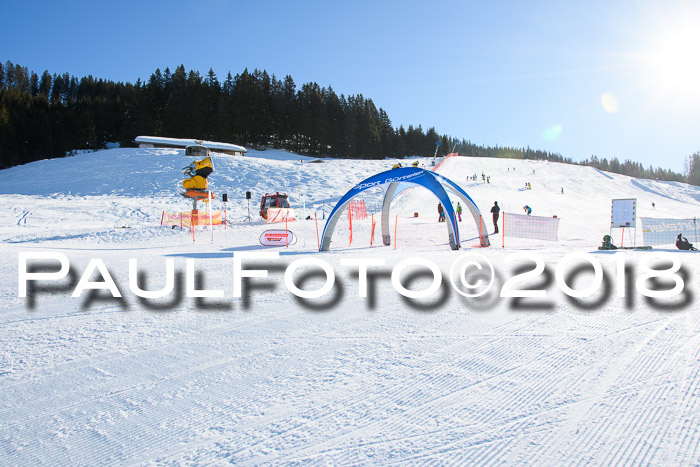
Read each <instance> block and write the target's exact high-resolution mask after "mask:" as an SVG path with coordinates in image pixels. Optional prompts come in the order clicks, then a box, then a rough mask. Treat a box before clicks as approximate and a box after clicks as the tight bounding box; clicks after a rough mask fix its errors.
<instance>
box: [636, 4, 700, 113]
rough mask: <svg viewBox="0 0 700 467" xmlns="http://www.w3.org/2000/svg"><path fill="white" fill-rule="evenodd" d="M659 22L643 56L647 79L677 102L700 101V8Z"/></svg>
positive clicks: (660, 95)
mask: <svg viewBox="0 0 700 467" xmlns="http://www.w3.org/2000/svg"><path fill="white" fill-rule="evenodd" d="M684 13H685V14H678V16H677V17H675V18H667V19H666V20H660V21H659V22H658V23H657V26H658V27H657V28H656V29H655V30H651V31H649V35H648V36H647V41H646V42H647V47H646V50H645V52H644V53H643V55H642V62H643V63H642V65H643V67H642V68H643V70H642V71H643V73H644V74H645V76H644V78H645V80H646V81H647V82H648V85H649V86H650V87H651V88H653V90H654V91H655V94H657V95H658V96H659V97H661V98H663V99H666V100H669V101H673V103H682V102H685V103H695V104H697V103H698V102H700V28H698V24H700V9H696V10H694V11H693V12H690V11H686V12H684Z"/></svg>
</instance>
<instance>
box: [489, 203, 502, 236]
mask: <svg viewBox="0 0 700 467" xmlns="http://www.w3.org/2000/svg"><path fill="white" fill-rule="evenodd" d="M500 212H501V208H499V207H498V201H494V202H493V207H492V208H491V213H492V214H493V228H494V232H493V233H498V215H499V213H500Z"/></svg>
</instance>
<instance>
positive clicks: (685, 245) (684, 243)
mask: <svg viewBox="0 0 700 467" xmlns="http://www.w3.org/2000/svg"><path fill="white" fill-rule="evenodd" d="M676 248H678V249H679V250H697V248H695V247H694V246H693V244H692V243H690V242H689V241H688V239H687V238H685V237H684V236H683V234H682V233H679V234H678V236H677V237H676Z"/></svg>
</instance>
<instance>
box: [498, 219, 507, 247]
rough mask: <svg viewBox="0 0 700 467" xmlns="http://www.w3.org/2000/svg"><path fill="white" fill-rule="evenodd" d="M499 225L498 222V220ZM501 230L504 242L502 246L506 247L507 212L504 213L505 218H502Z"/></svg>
mask: <svg viewBox="0 0 700 467" xmlns="http://www.w3.org/2000/svg"><path fill="white" fill-rule="evenodd" d="M496 224H497V225H498V222H496ZM501 230H502V231H503V243H502V245H501V246H502V248H505V247H506V213H505V212H504V213H503V219H502V220H501Z"/></svg>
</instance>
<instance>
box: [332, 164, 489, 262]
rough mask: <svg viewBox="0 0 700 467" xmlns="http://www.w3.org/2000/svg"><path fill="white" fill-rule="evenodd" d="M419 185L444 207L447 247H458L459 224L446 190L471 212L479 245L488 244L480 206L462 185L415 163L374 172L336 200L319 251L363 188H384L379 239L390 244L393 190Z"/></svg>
mask: <svg viewBox="0 0 700 467" xmlns="http://www.w3.org/2000/svg"><path fill="white" fill-rule="evenodd" d="M404 183H405V184H409V185H418V186H422V187H423V188H427V189H428V190H430V191H431V192H432V193H433V194H434V195H435V196H436V197H437V199H438V200H439V201H440V203H442V205H443V207H444V209H445V215H446V219H447V220H448V221H447V222H445V223H446V224H447V234H448V237H449V240H450V247H451V248H452V249H453V250H457V249H459V247H460V240H459V226H458V224H457V219H456V218H455V215H454V210H453V209H452V203H451V202H450V198H449V196H448V192H449V193H451V194H453V195H455V196H457V197H458V198H460V199H461V200H462V201H463V202H464V205H465V206H466V208H467V209H468V210H469V212H471V214H472V217H473V218H474V222H476V225H477V229H478V231H479V241H480V245H481V246H483V247H485V246H490V243H489V237H488V232H487V230H486V224H485V223H484V219H483V217H482V216H481V212H480V211H479V208H478V207H477V206H476V203H474V201H473V200H472V199H471V197H470V196H469V195H468V194H467V193H466V192H465V191H464V190H463V189H461V188H460V187H459V186H458V185H457V184H456V183H454V182H453V181H452V180H450V179H448V178H446V177H443V176H442V175H439V174H436V173H435V172H431V171H429V170H425V169H420V168H417V167H404V168H399V169H392V170H387V171H386V172H382V173H379V174H377V175H373V176H371V177H369V178H367V179H365V180H363V181H361V182H360V183H358V184H357V185H355V186H354V187H352V188H351V189H350V191H348V192H347V193H346V194H345V195H344V196H343V197H342V198H340V201H338V204H336V205H335V207H334V208H333V210H332V211H331V213H330V216H329V217H328V222H326V226H325V227H324V229H323V238H322V239H321V248H320V250H321V251H328V250H329V249H330V246H331V237H332V236H333V231H334V230H335V226H336V224H337V223H338V220H339V219H340V215H341V214H342V213H343V212H345V211H344V210H345V208H347V206H348V203H350V201H351V200H352V199H353V198H354V197H356V196H358V195H359V194H361V193H362V192H363V191H365V190H368V189H370V188H377V187H379V188H381V189H382V190H383V191H384V200H383V202H382V218H381V224H382V241H383V242H384V245H391V233H390V232H391V231H390V228H389V218H390V215H389V210H390V206H391V200H392V199H393V197H394V194H396V190H397V188H398V187H399V185H400V184H404Z"/></svg>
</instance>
